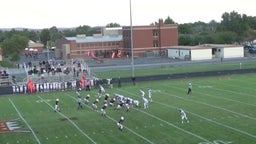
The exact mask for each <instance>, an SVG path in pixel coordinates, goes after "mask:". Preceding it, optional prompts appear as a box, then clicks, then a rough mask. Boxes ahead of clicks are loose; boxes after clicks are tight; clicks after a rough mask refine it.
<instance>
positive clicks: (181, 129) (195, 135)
mask: <svg viewBox="0 0 256 144" xmlns="http://www.w3.org/2000/svg"><path fill="white" fill-rule="evenodd" d="M119 91H124V90H119ZM125 92H126V93H129V94H131V95H135V94H134V93H131V92H128V91H125ZM135 96H137V95H135ZM133 109H135V110H137V111H140V112H142V113H144V114H146V115H148V116H150V117H153V118H155V119H157V120H159V121H161V122H164V123H166V124H168V125H170V126H172V127H174V128H176V129H178V130H180V131H183V132H185V133H187V134H190V135H192V136H194V137H197V138H199V139H201V140H203V141H206V142H209V140H207V139H205V138H203V137H201V136H199V135H197V134H194V133H192V132H190V131H187V130H185V129H183V128H180V127H178V126H176V125H174V124H172V123H170V122H167V121H165V120H163V119H161V118H159V117H157V116H155V115H152V114H150V113H147V112H145V111H142V110H139V109H136V108H133Z"/></svg>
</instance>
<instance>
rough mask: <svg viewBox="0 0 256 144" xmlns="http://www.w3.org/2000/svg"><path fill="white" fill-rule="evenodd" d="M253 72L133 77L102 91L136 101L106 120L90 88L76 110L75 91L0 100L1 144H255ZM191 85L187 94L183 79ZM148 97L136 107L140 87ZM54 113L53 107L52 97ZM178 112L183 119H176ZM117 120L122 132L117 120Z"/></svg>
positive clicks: (109, 112) (110, 110) (110, 109)
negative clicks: (95, 105)
mask: <svg viewBox="0 0 256 144" xmlns="http://www.w3.org/2000/svg"><path fill="white" fill-rule="evenodd" d="M255 80H256V75H255V74H244V75H228V76H216V77H204V78H183V79H175V80H171V79H170V80H165V81H149V82H141V83H140V82H139V83H137V84H136V86H133V85H132V84H130V83H129V84H122V87H121V88H118V87H116V86H114V88H112V89H110V88H105V90H106V93H109V94H110V97H113V94H114V93H117V94H121V95H123V96H125V97H129V98H132V99H135V100H139V102H140V106H141V107H139V108H137V107H131V108H130V110H129V111H128V112H127V111H126V110H125V108H122V109H120V110H115V109H114V107H110V106H108V107H107V108H106V117H104V116H102V115H101V114H100V109H101V107H102V105H103V98H101V99H100V102H99V104H98V109H97V110H93V109H92V102H93V101H94V100H95V99H96V98H97V93H98V89H96V88H95V89H93V90H92V91H90V92H89V91H82V92H81V96H82V98H85V96H86V95H87V94H90V102H89V103H88V104H85V103H83V109H79V110H78V109H77V107H78V105H77V94H76V93H75V91H74V90H73V91H65V92H51V93H50V92H48V93H38V94H32V95H9V96H2V97H0V143H1V144H89V143H98V144H119V143H133V144H256V95H255V93H256V89H255ZM189 82H191V83H192V85H193V90H192V94H189V95H188V94H187V90H188V83H189ZM148 88H150V89H152V98H153V102H150V103H149V107H148V109H144V107H143V101H142V98H141V94H140V90H143V91H144V92H145V97H146V98H147V97H148ZM57 98H58V99H60V112H54V110H53V107H54V104H55V99H57ZM179 109H183V110H184V111H185V112H186V114H187V117H188V119H189V123H183V124H182V123H181V117H180V113H179ZM121 116H123V117H124V122H123V126H124V129H123V130H122V131H120V130H119V129H118V127H117V122H118V120H119V119H120V117H121Z"/></svg>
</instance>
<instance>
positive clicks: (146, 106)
mask: <svg viewBox="0 0 256 144" xmlns="http://www.w3.org/2000/svg"><path fill="white" fill-rule="evenodd" d="M142 100H143V102H144V109H147V108H148V99H146V98H145V97H142Z"/></svg>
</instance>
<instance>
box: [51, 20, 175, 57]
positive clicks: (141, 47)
mask: <svg viewBox="0 0 256 144" xmlns="http://www.w3.org/2000/svg"><path fill="white" fill-rule="evenodd" d="M132 30H133V48H134V49H133V50H134V56H136V57H141V56H149V55H157V56H159V55H160V54H161V55H165V54H167V49H168V48H169V47H170V46H176V45H178V26H177V25H176V24H168V25H165V24H164V23H163V20H162V19H160V20H159V24H158V25H156V26H155V25H154V26H151V25H149V26H133V27H132ZM91 52H92V53H93V54H94V55H95V57H101V58H111V57H122V56H127V55H128V56H130V55H131V29H130V26H124V27H122V28H112V29H111V28H104V29H102V30H101V34H95V35H94V36H86V35H78V36H76V37H65V38H62V39H60V40H58V41H57V45H56V49H55V55H56V57H57V58H63V59H70V58H88V57H89V53H91ZM90 56H91V55H90Z"/></svg>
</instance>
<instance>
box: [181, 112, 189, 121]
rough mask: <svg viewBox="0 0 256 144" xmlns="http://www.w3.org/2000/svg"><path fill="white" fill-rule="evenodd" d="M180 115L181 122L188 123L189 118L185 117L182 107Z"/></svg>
mask: <svg viewBox="0 0 256 144" xmlns="http://www.w3.org/2000/svg"><path fill="white" fill-rule="evenodd" d="M179 111H180V117H181V123H184V122H187V123H189V120H188V118H187V115H186V113H185V111H184V110H183V109H180V110H179Z"/></svg>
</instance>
